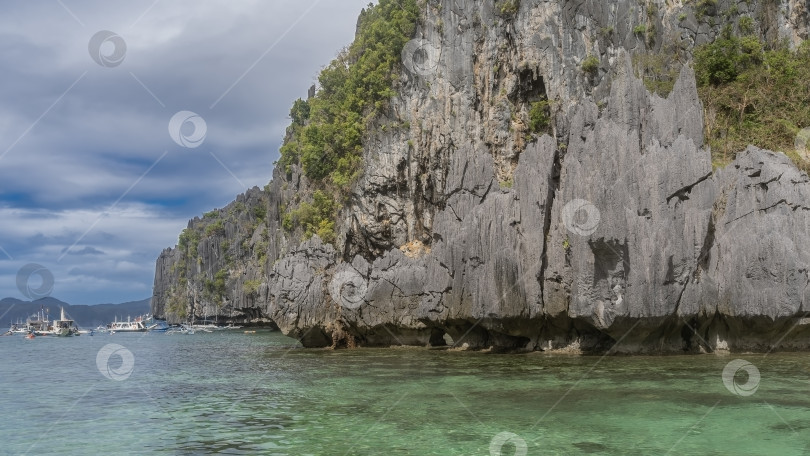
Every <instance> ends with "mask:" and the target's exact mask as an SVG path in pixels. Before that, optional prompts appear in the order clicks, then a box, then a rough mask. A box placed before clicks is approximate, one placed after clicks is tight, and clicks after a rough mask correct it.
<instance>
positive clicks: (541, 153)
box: [152, 0, 810, 352]
mask: <svg viewBox="0 0 810 456" xmlns="http://www.w3.org/2000/svg"><path fill="white" fill-rule="evenodd" d="M504 3H505V2H503V1H498V2H494V3H493V2H472V1H460V0H454V1H448V2H441V5H439V4H438V2H428V6H427V11H426V12H425V16H424V17H423V20H422V22H421V24H420V29H419V31H418V34H419V37H418V38H419V40H418V46H421V49H422V51H421V52H422V54H420V55H421V59H422V60H421V63H420V64H419V66H418V67H415V66H414V61H415V59H414V58H413V56H408V55H404V56H403V57H404V62H405V64H404V68H403V72H402V75H401V78H400V80H399V81H398V86H397V92H398V95H397V96H396V97H395V98H394V99H393V100H392V101H391V107H390V110H389V112H388V113H387V115H386V116H382V117H380V118H378V119H376V120H375V122H376V127H375V128H373V129H372V130H371V133H370V135H369V137H368V138H367V139H366V141H365V150H364V170H363V171H364V172H363V174H362V176H361V177H360V179H359V180H358V181H357V182H356V183H355V184H354V186H353V188H352V192H351V195H350V197H349V198H348V200H347V201H346V205H345V206H344V207H343V208H342V210H341V212H340V217H339V224H338V226H337V230H336V231H337V240H336V242H335V243H334V245H330V244H325V243H323V242H322V241H321V240H320V239H319V238H318V237H317V236H315V237H313V238H311V239H308V240H303V241H302V240H301V237H300V234H301V233H295V232H289V231H287V230H286V229H285V228H284V226H283V225H284V223H283V219H284V214H285V211H286V208H287V207H288V206H290V205H292V204H297V203H300V201H306V200H308V199H309V198H311V191H310V189H311V186H310V184H309V183H308V182H307V180H306V178H305V177H303V176H302V175H301V173H300V172H299V170H298V169H297V168H296V167H294V166H293V167H292V168H291V169H289V170H284V171H283V172H282V171H281V170H279V169H276V171H275V172H274V176H273V181H272V182H271V183H270V184H269V185H268V187H267V188H265V189H264V190H260V189H253V190H251V191H249V192H248V193H247V194H245V195H242V196H240V197H239V198H238V199H237V201H236V202H234V203H232V204H231V205H229V206H228V207H226V208H224V209H222V210H219V211H217V212H216V213H214V214H210V216H209V215H208V214H207V216H206V217H204V218H202V219H199V218H198V219H195V220H192V221H191V222H190V223H189V228H188V229H187V230H186V232H184V236H185V238H183V236H181V242H180V244H179V245H178V246H177V247H176V248H174V249H167V250H166V251H164V252H163V254H161V257H160V258H159V259H158V264H157V271H156V278H155V293H154V297H153V300H152V302H153V311H154V313H155V314H157V315H166V316H168V317H169V318H171V319H177V320H179V319H184V318H189V317H190V316H191V315H195V316H206V315H207V316H210V315H212V314H214V313H218V314H221V315H222V314H225V315H235V318H241V319H245V320H255V319H268V320H272V321H273V322H275V323H276V324H277V325H278V326H279V327H280V328H281V330H282V331H284V332H285V333H286V334H289V335H291V336H293V337H296V338H298V339H300V340H301V341H302V343H303V344H304V345H305V346H311V347H322V346H330V345H333V346H339V345H348V346H355V345H362V346H388V345H427V344H430V345H434V346H435V345H443V344H445V343H446V342H450V343H452V344H454V345H456V346H467V347H472V348H484V347H496V348H499V349H530V350H549V349H552V350H554V349H559V350H580V351H604V350H608V349H611V348H612V349H614V350H616V351H625V352H673V351H684V350H686V351H712V350H717V349H730V350H769V349H772V348H776V347H779V348H808V346H810V331H805V330H804V329H803V328H805V327H806V326H807V323H808V322H810V321H805V320H804V319H803V318H804V312H805V308H804V302H805V294H806V291H805V290H806V289H807V283H808V272H807V271H808V267H807V263H808V261H807V259H808V250H810V247H805V245H808V243H807V242H803V241H806V240H807V239H810V231H809V230H810V225H808V223H807V220H806V219H805V217H807V215H808V214H807V212H806V211H805V207H804V206H803V205H808V206H810V194H807V192H808V187H807V182H808V179H807V176H806V175H805V174H803V173H801V172H799V171H798V170H797V169H796V168H795V166H793V165H792V164H791V163H790V161H789V160H788V159H787V158H786V157H785V156H784V155H781V154H777V153H773V152H767V151H761V150H757V149H753V148H751V149H749V150H747V151H745V152H744V153H742V154H740V156H739V157H738V158H737V160H736V161H735V162H733V163H732V164H731V165H730V166H728V167H727V168H725V169H723V170H720V171H718V172H713V170H712V164H711V159H710V151H708V150H707V149H706V148H705V147H704V145H703V144H704V140H703V110H702V106H701V103H700V101H699V99H698V96H697V91H696V88H695V79H694V74H693V72H692V70H691V69H690V68H689V67H688V65H687V66H683V67H682V65H681V63H684V62H687V61H688V58H689V55H690V53H691V51H692V50H693V49H694V46H695V45H696V44H700V43H703V42H707V41H709V40H711V39H713V37H714V36H716V35H717V34H718V33H719V32H720V28H721V26H722V24H720V23H719V21H718V20H710V19H709V18H714V17H718V18H719V17H720V15H721V14H725V17H727V18H732V19H733V18H735V17H738V16H740V15H747V16H750V17H755V18H757V21H755V22H754V24H755V26H756V27H757V31H758V32H759V33H760V34H761V35H762V36H767V35H768V34H775V35H776V36H778V37H779V38H786V39H790V40H794V42H797V40H798V39H800V38H801V37H802V36H803V35H802V34H806V24H800V25H801V26H800V25H796V24H797V23H801V22H802V21H801V20H796V19H795V18H796V17H801V15H802V14H806V12H802V11H804V10H802V9H801V8H802V7H803V5H797V4H794V3H795V2H788V1H783V2H781V3H778V4H774V2H757V1H750V2H746V1H741V2H724V1H722V0H721V1H717V2H697V3H696V4H693V3H690V4H688V5H681V4H680V2H674V3H673V2H666V3H664V2H657V1H648V2H641V3H639V2H637V1H635V0H633V1H618V2H586V1H584V0H582V1H565V2H563V1H539V0H535V1H529V0H523V1H521V2H509V3H510V4H519V8H517V9H515V10H511V9H509V8H504ZM802 27H804V28H802ZM408 49H410V48H408V47H407V46H406V51H408ZM408 52H411V51H408ZM589 56H591V57H595V58H596V61H597V65H596V67H595V68H586V67H583V62H584V61H585V60H586V58H587V57H589ZM663 56H667V57H663ZM670 56H671V57H672V58H669V57H670ZM653 64H654V65H653ZM651 66H656V67H660V68H659V70H660V71H661V72H660V74H659V76H658V77H659V79H666V77H668V76H666V74H671V75H672V76H671V78H672V81H671V84H670V86H671V91H669V93H668V94H667V95H666V97H662V96H659V95H657V94H654V93H651V92H650V91H648V88H649V87H651V84H649V83H650V81H649V80H647V81H645V80H644V79H645V78H648V79H649V74H648V69H649V68H650V67H651ZM645 82H646V83H647V84H646V85H645ZM657 82H661V81H657ZM663 82H666V81H663ZM656 87H660V86H656ZM545 99H548V100H550V105H551V109H550V111H549V114H550V116H551V122H550V123H549V124H548V125H547V126H541V128H539V129H534V130H532V129H531V128H529V123H530V120H531V119H530V116H529V112H530V110H531V109H532V107H533V106H534V105H535V103H536V102H538V101H540V100H545ZM184 239H185V240H184ZM218 279H222V280H221V281H218Z"/></svg>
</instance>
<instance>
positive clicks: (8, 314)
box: [0, 297, 151, 331]
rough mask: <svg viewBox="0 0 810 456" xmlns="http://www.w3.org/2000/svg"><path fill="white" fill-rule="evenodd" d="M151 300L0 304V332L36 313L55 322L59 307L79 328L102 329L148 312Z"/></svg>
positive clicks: (6, 301) (3, 301)
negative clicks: (43, 311)
mask: <svg viewBox="0 0 810 456" xmlns="http://www.w3.org/2000/svg"><path fill="white" fill-rule="evenodd" d="M150 301H151V298H146V299H142V300H140V301H130V302H124V303H120V304H96V305H86V304H80V305H71V304H68V303H66V302H64V301H61V300H59V299H56V298H51V297H47V298H41V299H37V300H35V301H22V300H20V299H16V298H4V299H1V300H0V331H2V330H4V329H6V328H7V327H9V326H11V323H16V322H17V321H21V322H25V319H26V318H27V317H28V316H30V315H32V314H35V313H37V312H39V311H40V309H42V310H47V311H48V314H49V316H50V317H49V318H50V319H51V320H53V319H54V318H59V313H60V307H64V309H65V312H66V313H67V315H68V316H69V317H70V318H72V319H73V320H74V321H75V322H76V324H77V325H78V326H79V327H81V328H94V327H96V326H98V325H106V324H107V323H109V322H111V321H113V320H115V319H116V318H117V319H119V320H122V319H123V320H126V319H127V317H128V316H131V317H132V318H135V317H137V316H139V315H143V314H145V313H148V312H149V306H150Z"/></svg>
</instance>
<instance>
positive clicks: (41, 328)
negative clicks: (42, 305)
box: [6, 308, 79, 337]
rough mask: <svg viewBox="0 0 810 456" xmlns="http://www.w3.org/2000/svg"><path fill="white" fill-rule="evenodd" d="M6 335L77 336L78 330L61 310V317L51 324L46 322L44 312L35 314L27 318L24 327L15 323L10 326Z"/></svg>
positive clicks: (63, 310)
mask: <svg viewBox="0 0 810 456" xmlns="http://www.w3.org/2000/svg"><path fill="white" fill-rule="evenodd" d="M6 334H10V335H14V334H20V335H33V336H60V337H67V336H78V335H79V328H78V327H77V326H76V323H75V322H74V321H73V320H71V319H69V318H67V316H66V315H65V309H64V308H61V316H60V318H59V319H58V320H54V321H53V323H51V322H50V321H48V317H47V313H46V312H45V311H44V310H41V309H40V311H39V312H37V313H36V314H34V315H31V316H30V317H28V319H27V320H26V322H25V325H22V324H20V323H15V324H12V325H11V329H9V330H8V332H7V333H6Z"/></svg>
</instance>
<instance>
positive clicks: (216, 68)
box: [0, 0, 367, 302]
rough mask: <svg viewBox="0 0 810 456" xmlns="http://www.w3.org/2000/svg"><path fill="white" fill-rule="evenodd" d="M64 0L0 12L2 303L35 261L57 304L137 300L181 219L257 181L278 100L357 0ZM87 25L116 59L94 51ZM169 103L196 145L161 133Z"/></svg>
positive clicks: (303, 76)
mask: <svg viewBox="0 0 810 456" xmlns="http://www.w3.org/2000/svg"><path fill="white" fill-rule="evenodd" d="M62 3H63V4H64V5H65V6H66V7H67V8H68V9H69V10H68V9H64V8H62V7H61V6H60V4H59V2H53V3H45V4H41V3H29V2H19V4H13V5H6V6H5V8H4V14H3V15H2V17H0V30H2V32H0V55H3V59H2V60H0V71H2V74H3V75H4V77H3V84H2V85H0V182H3V185H2V186H0V233H2V234H0V297H2V296H17V297H19V292H18V290H16V286H15V281H14V276H15V274H16V272H17V270H18V269H19V268H20V267H22V266H23V265H24V264H27V263H30V262H38V263H40V264H42V265H44V266H46V267H48V268H49V269H51V270H52V272H53V273H54V276H55V278H56V286H55V288H54V295H55V296H57V297H59V298H62V299H66V300H73V301H77V302H78V301H82V302H95V301H98V302H102V301H106V302H110V301H125V300H129V299H140V298H143V297H145V296H149V295H150V294H151V284H152V274H153V271H152V268H153V266H154V259H155V258H156V257H157V255H158V254H159V253H160V250H161V249H162V248H164V247H167V246H170V245H173V244H174V243H175V242H176V239H177V234H178V233H179V232H180V231H181V230H182V229H183V228H184V227H185V225H186V220H187V219H188V218H191V217H193V216H195V215H199V214H200V213H202V212H204V211H207V210H209V209H211V208H214V207H222V206H223V205H225V204H227V202H229V201H231V200H232V199H233V198H234V197H235V195H236V194H238V193H241V192H243V191H244V190H245V189H246V187H251V186H254V185H259V186H262V185H264V184H266V183H267V181H268V180H269V179H270V176H271V171H272V163H273V161H274V160H276V159H277V157H278V152H277V151H278V147H279V145H280V143H281V139H282V136H283V133H284V128H285V127H286V125H287V123H288V119H287V115H288V112H289V107H290V106H291V104H292V102H293V100H294V99H295V98H298V97H303V96H305V94H306V90H307V88H308V87H309V86H310V84H312V83H313V82H314V81H315V76H316V74H317V72H318V70H319V69H320V68H321V67H322V66H323V65H325V64H326V63H328V61H329V60H331V59H332V58H333V57H334V56H335V55H336V54H337V52H338V51H339V49H340V48H341V47H342V46H345V45H347V44H348V43H349V42H350V41H351V38H352V35H353V33H354V29H355V23H356V18H357V14H358V13H359V11H360V9H361V8H362V7H363V6H364V5H365V4H366V3H367V1H366V0H363V1H354V0H351V1H350V0H323V1H320V2H315V1H292V0H277V1H272V2H266V1H259V0H255V1H225V0H220V1H210V2H204V4H200V3H202V2H192V1H190V0H184V1H172V2H157V3H155V2H153V0H146V1H137V2H125V3H116V4H114V5H113V4H110V3H108V2H72V1H67V0H64V1H63V2H62ZM153 4H154V7H152V8H151V9H150V6H151V5H153ZM313 4H314V5H315V6H314V8H311V10H310V11H309V12H308V13H306V14H305V12H306V11H307V10H308V9H310V7H311V6H312V5H313ZM296 21H299V22H298V23H297V24H296V25H293V24H294V23H295V22H296ZM99 30H110V31H113V32H115V33H117V34H119V35H120V36H121V37H122V38H123V39H124V40H125V42H126V46H127V53H126V56H125V58H124V60H123V62H122V63H121V64H120V65H118V66H115V67H111V68H110V67H103V66H101V65H98V64H97V63H96V62H94V61H93V59H92V58H91V55H90V53H89V52H88V42H89V40H90V38H91V37H92V36H93V34H95V33H96V32H98V31H99ZM102 50H103V51H104V48H102ZM237 81H238V82H237ZM150 92H151V94H150ZM223 94H224V96H223ZM218 100H219V101H218ZM212 105H213V107H212ZM180 110H190V111H194V112H196V113H198V114H199V115H200V116H202V117H203V118H204V119H205V121H206V124H207V126H208V132H207V136H206V139H205V142H204V143H203V145H202V146H200V147H199V148H196V149H184V148H182V147H180V146H178V145H177V144H175V143H174V142H173V141H172V139H171V138H170V136H169V133H168V122H169V119H170V118H171V116H172V115H173V114H174V113H176V112H177V111H180ZM219 161H221V162H222V164H224V167H223V166H222V165H220V163H219ZM150 168H151V170H150ZM225 168H227V169H225ZM147 170H149V171H148V172H147ZM231 173H233V175H235V176H236V179H235V178H234V177H233V176H232V175H231ZM125 194H126V195H125ZM124 195H125V196H124ZM79 239H81V242H79V243H78V244H77V245H75V246H74V243H76V242H77V241H78V240H79ZM90 245H92V246H93V247H90ZM71 247H72V248H71ZM69 248H70V250H69V251H68V252H69V254H67V255H66V254H65V252H66V250H65V249H69ZM90 249H92V250H90ZM78 252H81V253H78ZM70 271H72V273H70Z"/></svg>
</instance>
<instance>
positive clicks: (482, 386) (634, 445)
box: [0, 331, 810, 456]
mask: <svg viewBox="0 0 810 456" xmlns="http://www.w3.org/2000/svg"><path fill="white" fill-rule="evenodd" d="M108 344H117V345H108ZM738 358H741V359H743V360H746V361H748V362H750V363H751V365H745V366H742V367H741V368H736V367H735V368H734V369H732V370H731V371H730V374H729V373H727V375H726V382H725V383H727V384H728V386H729V387H730V388H731V390H730V389H729V388H727V387H726V384H724V381H723V380H724V378H723V371H724V368H726V366H727V365H728V363H729V362H731V361H733V360H735V359H738ZM753 369H756V371H754V370H753ZM735 370H736V371H738V372H737V375H736V376H733V374H734V371H735ZM757 371H758V374H759V380H757V378H756V377H757ZM730 375H731V376H730ZM809 380H810V354H772V355H769V356H763V355H732V356H715V355H706V356H677V357H676V356H670V357H613V356H610V357H605V358H600V357H573V356H559V355H558V356H549V355H543V354H528V355H496V354H487V353H468V352H451V351H430V350H424V349H358V350H350V351H349V350H344V351H329V350H309V349H302V348H296V342H295V341H294V340H292V339H289V338H286V337H284V336H282V335H280V334H279V333H272V332H264V331H259V332H258V333H257V334H244V333H242V331H226V332H219V333H199V332H198V333H197V334H195V335H165V334H121V333H119V334H114V335H95V336H92V337H91V336H81V337H72V338H63V339H58V338H48V337H41V338H37V339H35V340H30V341H29V340H25V339H23V337H22V336H13V337H0V454H32V455H41V454H149V453H162V454H209V453H221V454H279V455H307V454H312V455H345V454H383V455H399V454H402V455H405V454H413V455H434V454H435V455H491V454H494V455H498V454H501V455H510V456H511V455H513V454H518V455H521V454H523V455H543V454H616V455H649V454H673V455H676V454H678V455H680V454H710V455H711V454H714V455H725V454H774V455H793V454H796V455H798V454H808V453H810V381H809ZM735 385H736V389H735ZM732 391H734V392H732ZM750 393H753V394H750Z"/></svg>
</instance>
